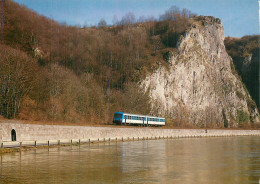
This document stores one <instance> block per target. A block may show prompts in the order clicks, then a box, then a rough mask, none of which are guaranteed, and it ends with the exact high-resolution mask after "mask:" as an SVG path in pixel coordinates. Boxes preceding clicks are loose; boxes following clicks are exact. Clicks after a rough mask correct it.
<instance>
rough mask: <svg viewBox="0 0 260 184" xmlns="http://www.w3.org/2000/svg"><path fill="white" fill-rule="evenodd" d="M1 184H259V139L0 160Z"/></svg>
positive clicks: (157, 143)
mask: <svg viewBox="0 0 260 184" xmlns="http://www.w3.org/2000/svg"><path fill="white" fill-rule="evenodd" d="M0 159H1V160H0V162H1V168H0V183H1V184H2V183H14V184H16V183H22V184H25V183H33V184H35V183H57V184H62V183H68V184H71V183H163V184H164V183H166V184H167V183H170V184H171V183H257V184H259V183H260V137H258V136H247V137H220V138H183V139H169V140H165V139H164V140H148V141H147V140H145V141H131V142H118V143H116V142H111V143H99V144H84V145H80V146H68V147H60V148H50V149H38V150H30V151H23V152H17V153H10V154H5V155H2V156H0Z"/></svg>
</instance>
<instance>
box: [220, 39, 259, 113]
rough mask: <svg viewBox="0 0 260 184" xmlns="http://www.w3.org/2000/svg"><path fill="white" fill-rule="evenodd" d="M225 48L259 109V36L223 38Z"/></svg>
mask: <svg viewBox="0 0 260 184" xmlns="http://www.w3.org/2000/svg"><path fill="white" fill-rule="evenodd" d="M225 46H226V50H227V52H228V54H229V55H230V56H231V57H232V59H233V62H234V65H235V67H236V70H237V72H238V73H239V76H241V79H242V81H243V82H244V83H245V85H246V87H247V89H248V91H249V93H250V94H251V96H252V98H253V100H254V101H255V102H256V105H257V107H258V109H259V108H260V98H259V97H260V90H259V88H260V86H259V62H260V58H259V52H260V35H253V36H244V37H242V38H232V37H227V38H225Z"/></svg>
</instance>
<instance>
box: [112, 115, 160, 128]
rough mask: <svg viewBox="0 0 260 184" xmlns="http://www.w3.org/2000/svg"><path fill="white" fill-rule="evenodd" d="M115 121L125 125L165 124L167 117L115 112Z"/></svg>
mask: <svg viewBox="0 0 260 184" xmlns="http://www.w3.org/2000/svg"><path fill="white" fill-rule="evenodd" d="M113 123H116V124H121V125H122V124H123V125H142V126H164V125H165V118H162V117H156V116H145V115H140V114H130V113H124V112H115V114H114V118H113Z"/></svg>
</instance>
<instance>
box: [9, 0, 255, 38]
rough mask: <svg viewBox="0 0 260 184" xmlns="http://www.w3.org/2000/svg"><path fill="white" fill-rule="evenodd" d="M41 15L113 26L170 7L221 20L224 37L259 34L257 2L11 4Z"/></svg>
mask: <svg viewBox="0 0 260 184" xmlns="http://www.w3.org/2000/svg"><path fill="white" fill-rule="evenodd" d="M14 1H15V2H18V3H19V4H23V5H25V6H26V7H28V8H30V9H32V10H34V11H36V12H37V13H39V14H40V15H44V16H46V17H48V18H51V19H53V20H56V21H58V22H60V23H66V24H68V25H78V26H82V27H83V26H84V25H87V26H92V25H97V24H98V22H99V21H100V19H102V18H103V19H105V20H106V22H107V23H108V24H112V23H113V20H115V17H117V19H118V20H121V18H122V16H124V15H125V14H126V13H128V12H132V13H134V15H135V17H136V19H138V18H139V17H140V16H154V17H155V18H158V17H159V16H160V15H162V14H163V13H164V12H165V11H166V10H168V9H169V8H170V7H171V6H174V5H175V6H178V7H179V8H180V9H182V8H186V9H189V10H191V11H192V12H194V13H196V14H198V15H210V16H214V17H217V18H220V19H221V20H222V23H223V26H224V30H225V36H232V37H242V36H245V35H254V34H260V33H259V4H258V0H14Z"/></svg>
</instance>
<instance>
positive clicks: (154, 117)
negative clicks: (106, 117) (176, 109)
mask: <svg viewBox="0 0 260 184" xmlns="http://www.w3.org/2000/svg"><path fill="white" fill-rule="evenodd" d="M115 113H120V114H126V115H133V116H145V117H148V118H162V119H165V118H163V117H159V116H149V115H142V114H131V113H126V112H115Z"/></svg>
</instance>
